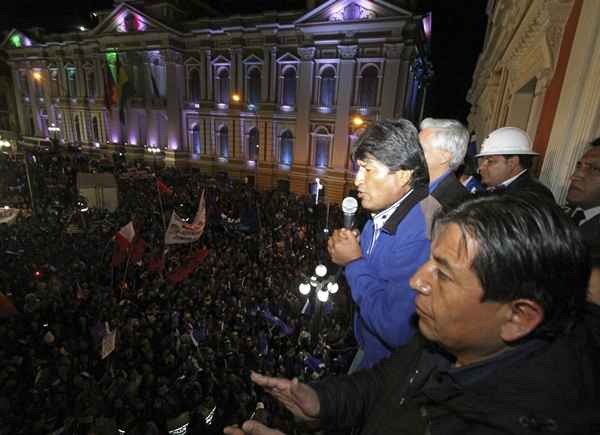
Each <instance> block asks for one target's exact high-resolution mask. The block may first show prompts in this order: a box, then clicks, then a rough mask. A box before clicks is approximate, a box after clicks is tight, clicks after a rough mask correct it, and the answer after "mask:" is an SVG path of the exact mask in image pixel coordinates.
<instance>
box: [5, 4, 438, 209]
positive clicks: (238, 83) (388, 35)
mask: <svg viewBox="0 0 600 435" xmlns="http://www.w3.org/2000/svg"><path fill="white" fill-rule="evenodd" d="M183 3H184V2H182V1H179V2H177V1H160V2H158V1H128V2H117V3H116V4H115V5H116V6H115V8H114V10H112V11H108V12H104V13H103V12H98V13H97V16H98V19H99V23H98V24H97V25H96V27H95V28H92V29H89V30H81V29H78V30H77V31H74V32H71V33H63V34H53V35H42V34H38V35H36V36H34V35H26V34H25V33H24V32H22V31H20V30H13V31H11V32H10V33H9V34H8V35H7V36H6V38H5V40H4V42H3V45H2V46H1V47H0V48H1V49H2V50H3V51H4V52H5V53H6V55H7V58H8V62H9V64H10V66H11V68H12V75H13V77H12V78H13V81H14V83H15V95H16V99H17V103H16V105H17V110H18V119H19V127H20V130H21V132H22V135H23V136H34V137H47V136H52V135H53V133H49V132H48V127H49V126H56V128H58V129H59V130H54V134H56V132H57V131H58V136H59V139H61V140H62V141H64V143H80V144H81V145H82V146H83V147H84V148H88V149H99V150H101V151H104V152H106V153H111V152H112V151H113V150H114V149H115V146H118V147H124V148H125V150H126V154H127V158H128V159H137V158H139V159H141V158H145V159H147V160H152V158H153V154H152V153H150V152H148V151H147V150H148V149H156V148H160V149H162V150H163V153H164V157H165V162H166V163H167V164H169V165H177V166H190V165H191V166H194V167H198V168H201V169H202V170H204V171H205V172H207V173H212V174H215V173H218V172H227V173H229V175H230V176H231V177H233V178H243V177H248V178H250V179H254V182H255V183H256V185H257V186H258V187H259V188H261V189H268V188H272V187H276V186H278V185H281V184H283V185H287V186H289V187H290V189H291V190H292V191H294V192H297V193H306V192H307V191H308V187H309V184H310V183H311V182H312V181H314V179H315V178H316V177H320V179H321V180H323V184H324V185H325V186H326V195H327V197H328V198H329V199H331V200H336V201H339V200H340V199H341V198H342V197H343V196H344V195H345V194H346V193H347V192H348V191H349V190H350V189H352V183H351V181H352V178H353V175H352V165H351V163H350V159H349V150H350V144H351V141H352V140H355V139H356V136H357V133H358V132H359V131H360V129H357V128H356V127H355V126H354V123H353V121H352V120H353V118H354V117H355V116H356V115H360V116H361V117H362V118H363V119H364V121H365V122H364V123H363V125H362V126H361V128H365V127H366V126H368V125H369V123H372V122H373V121H374V120H376V119H382V118H397V117H406V118H409V119H412V120H414V121H415V122H418V121H419V120H420V118H421V117H422V108H423V105H424V100H425V97H426V85H427V77H428V76H429V75H430V70H429V62H428V60H427V59H426V58H425V57H424V55H423V53H424V52H425V51H424V50H423V49H422V47H423V44H424V43H426V42H427V38H428V33H426V31H427V32H430V30H431V25H430V24H431V23H430V21H427V20H425V21H427V26H423V22H424V20H423V17H421V16H417V15H414V14H413V13H411V12H409V11H407V10H405V9H403V8H402V7H400V6H398V4H401V3H402V1H396V2H394V3H391V2H386V1H383V0H329V1H325V2H321V4H319V5H317V6H313V7H311V8H307V9H306V10H301V11H283V12H263V13H259V14H254V15H244V16H239V15H236V16H231V17H222V16H217V15H215V14H214V11H211V10H210V9H209V8H208V7H206V8H205V9H204V10H203V11H201V13H199V12H198V10H197V9H195V10H194V11H192V10H191V9H190V10H189V11H188V10H184V9H182V6H181V4H183ZM313 3H314V2H313ZM195 4H196V6H197V5H198V4H197V3H195ZM236 100H238V101H236Z"/></svg>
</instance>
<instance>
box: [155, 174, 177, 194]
mask: <svg viewBox="0 0 600 435" xmlns="http://www.w3.org/2000/svg"><path fill="white" fill-rule="evenodd" d="M156 188H157V189H158V191H159V192H160V193H166V194H167V195H172V194H173V189H171V188H170V187H169V185H168V184H167V183H165V182H164V181H162V180H161V179H160V178H157V179H156Z"/></svg>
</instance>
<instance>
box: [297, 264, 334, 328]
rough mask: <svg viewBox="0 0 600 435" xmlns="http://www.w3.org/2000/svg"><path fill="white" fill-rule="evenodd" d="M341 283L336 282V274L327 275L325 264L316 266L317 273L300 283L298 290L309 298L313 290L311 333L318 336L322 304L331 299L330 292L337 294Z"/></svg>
mask: <svg viewBox="0 0 600 435" xmlns="http://www.w3.org/2000/svg"><path fill="white" fill-rule="evenodd" d="M339 288H340V287H339V285H338V283H337V282H335V276H333V275H329V276H327V267H326V266H325V265H324V264H319V265H318V266H317V267H315V274H314V275H313V276H311V277H310V278H309V279H308V281H305V282H302V283H300V285H299V286H298V290H299V291H300V294H301V295H303V296H306V297H307V303H309V302H308V298H309V296H310V293H311V291H312V292H313V298H314V300H315V312H314V313H313V319H312V328H311V329H312V331H311V335H312V336H313V337H316V336H317V334H318V332H319V329H320V328H321V317H322V315H323V313H322V305H323V304H324V303H325V302H327V301H328V300H329V295H330V294H335V293H337V292H338V290H339Z"/></svg>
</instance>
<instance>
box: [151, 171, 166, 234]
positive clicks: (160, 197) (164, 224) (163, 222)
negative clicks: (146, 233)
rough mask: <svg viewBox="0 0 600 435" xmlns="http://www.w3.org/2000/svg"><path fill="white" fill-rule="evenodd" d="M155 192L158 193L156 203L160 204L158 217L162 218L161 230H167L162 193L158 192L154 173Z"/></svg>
mask: <svg viewBox="0 0 600 435" xmlns="http://www.w3.org/2000/svg"><path fill="white" fill-rule="evenodd" d="M154 179H155V183H154V184H155V186H156V192H157V193H158V203H159V204H160V218H161V220H162V226H163V232H167V224H166V223H165V210H164V208H163V202H162V195H161V194H160V189H159V188H158V178H157V177H156V174H155V175H154Z"/></svg>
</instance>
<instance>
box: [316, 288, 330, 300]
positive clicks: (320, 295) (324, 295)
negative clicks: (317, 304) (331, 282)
mask: <svg viewBox="0 0 600 435" xmlns="http://www.w3.org/2000/svg"><path fill="white" fill-rule="evenodd" d="M317 299H318V300H320V301H321V302H327V299H329V292H328V291H327V290H319V291H318V292H317Z"/></svg>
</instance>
